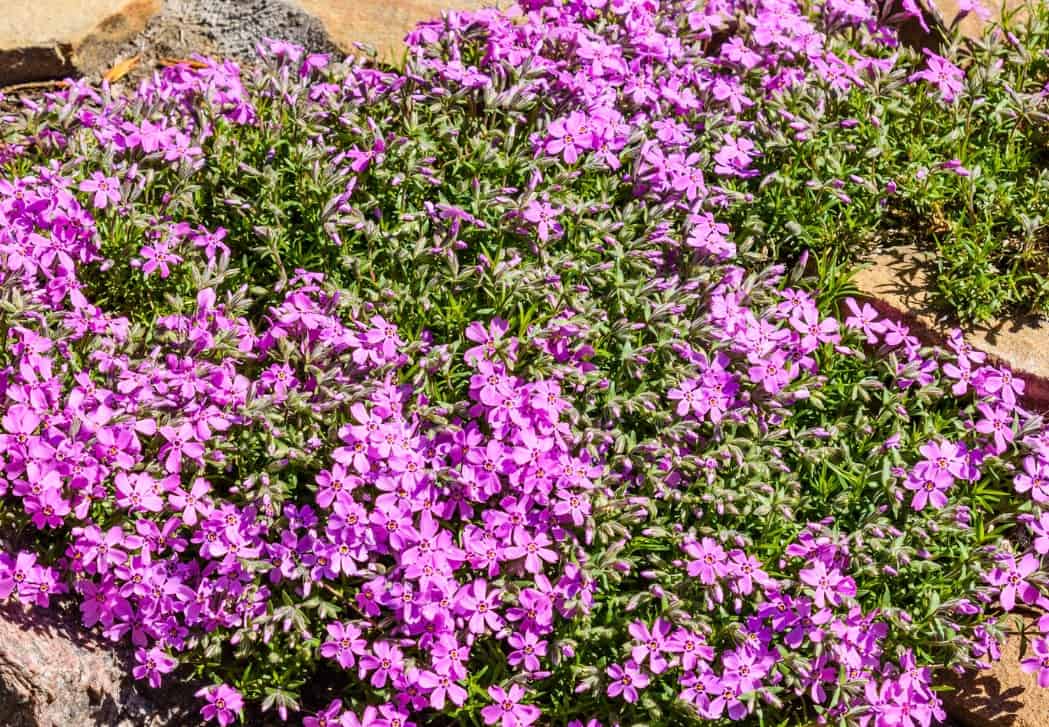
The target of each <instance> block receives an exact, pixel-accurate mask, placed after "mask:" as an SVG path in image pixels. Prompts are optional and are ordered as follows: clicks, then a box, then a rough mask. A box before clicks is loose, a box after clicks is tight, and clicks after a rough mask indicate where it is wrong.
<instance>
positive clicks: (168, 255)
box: [138, 242, 182, 278]
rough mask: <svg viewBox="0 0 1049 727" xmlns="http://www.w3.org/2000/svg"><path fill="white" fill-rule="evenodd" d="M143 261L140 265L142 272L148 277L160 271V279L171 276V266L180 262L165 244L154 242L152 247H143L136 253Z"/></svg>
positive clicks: (179, 258)
mask: <svg viewBox="0 0 1049 727" xmlns="http://www.w3.org/2000/svg"><path fill="white" fill-rule="evenodd" d="M138 254H139V255H141V256H142V259H143V260H144V261H145V262H143V263H142V272H143V273H145V274H146V275H150V274H151V273H153V272H154V271H156V270H159V271H160V277H161V278H167V277H168V276H169V275H171V266H172V265H177V264H178V263H180V262H182V258H181V257H179V256H178V255H176V254H175V253H173V252H171V249H170V248H169V247H168V245H167V243H166V242H154V243H153V244H152V245H143V246H142V248H141V249H140V250H139V251H138Z"/></svg>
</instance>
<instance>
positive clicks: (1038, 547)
mask: <svg viewBox="0 0 1049 727" xmlns="http://www.w3.org/2000/svg"><path fill="white" fill-rule="evenodd" d="M1027 528H1028V529H1029V530H1030V531H1031V534H1032V535H1034V543H1033V545H1034V550H1035V552H1036V553H1038V554H1039V555H1045V554H1046V553H1049V512H1043V513H1040V514H1039V515H1038V519H1037V520H1036V519H1034V518H1030V519H1029V520H1028V521H1027Z"/></svg>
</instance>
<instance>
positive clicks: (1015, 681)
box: [940, 619, 1049, 727]
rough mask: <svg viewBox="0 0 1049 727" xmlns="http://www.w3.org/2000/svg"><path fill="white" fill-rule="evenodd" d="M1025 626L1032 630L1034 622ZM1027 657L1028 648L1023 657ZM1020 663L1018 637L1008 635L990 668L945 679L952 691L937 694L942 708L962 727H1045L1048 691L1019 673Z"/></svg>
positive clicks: (1030, 676)
mask: <svg viewBox="0 0 1049 727" xmlns="http://www.w3.org/2000/svg"><path fill="white" fill-rule="evenodd" d="M1028 626H1029V627H1030V628H1032V629H1033V628H1034V619H1031V620H1030V621H1029V622H1028ZM1035 632H1037V630H1035ZM1029 655H1030V645H1028V648H1027V653H1025V654H1024V656H1023V658H1027V657H1028V656H1029ZM1020 660H1021V657H1020V637H1019V636H1015V635H1014V636H1010V637H1009V638H1008V639H1006V642H1005V645H1004V646H1003V647H1002V658H1001V661H999V662H997V663H995V664H994V665H993V667H992V668H991V669H988V670H985V671H981V672H979V673H976V674H966V675H964V676H961V677H958V676H955V675H954V674H953V673H952V674H951V675H950V676H949V677H948V678H947V679H946V681H947V683H948V684H949V685H950V686H952V687H954V688H955V691H952V692H941V693H940V698H941V699H943V703H944V709H945V710H946V711H947V712H948V714H950V716H951V717H952V718H953V719H954V720H955V721H956V722H957V723H958V724H959V725H961V727H1046V725H1049V689H1043V688H1041V687H1039V686H1038V679H1037V678H1036V675H1034V674H1026V673H1024V672H1023V671H1021V669H1020Z"/></svg>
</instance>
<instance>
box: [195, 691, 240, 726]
mask: <svg viewBox="0 0 1049 727" xmlns="http://www.w3.org/2000/svg"><path fill="white" fill-rule="evenodd" d="M196 694H197V696H198V697H204V699H206V700H207V704H205V705H204V706H203V707H201V709H200V716H201V717H203V718H204V721H205V722H210V721H211V720H213V719H214V720H217V721H218V723H219V724H220V725H222V727H226V725H230V724H232V723H233V721H234V720H235V719H236V718H237V715H238V714H240V712H241V710H242V709H243V708H244V698H243V697H242V696H241V695H240V692H238V691H237V690H236V689H234V688H233V687H231V686H229V685H227V684H220V685H218V686H212V687H204V688H203V689H201V690H200V691H198V692H197V693H196Z"/></svg>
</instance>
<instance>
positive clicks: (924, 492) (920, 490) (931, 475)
mask: <svg viewBox="0 0 1049 727" xmlns="http://www.w3.org/2000/svg"><path fill="white" fill-rule="evenodd" d="M953 484H954V480H953V479H952V478H951V476H950V475H949V474H940V473H937V472H927V473H926V474H924V475H919V474H918V473H917V471H915V472H914V473H912V474H911V475H910V476H908V477H907V479H906V480H905V481H904V483H903V486H904V487H906V488H907V489H908V490H911V491H912V492H914V496H913V497H912V498H911V507H912V508H913V509H915V510H923V509H925V506H926V505H927V504H930V503H931V504H932V506H933V507H935V508H937V509H939V508H941V507H944V506H945V505H946V504H947V490H949V489H951V486H952V485H953Z"/></svg>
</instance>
